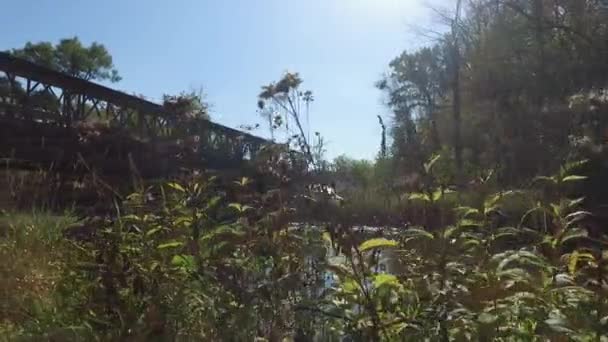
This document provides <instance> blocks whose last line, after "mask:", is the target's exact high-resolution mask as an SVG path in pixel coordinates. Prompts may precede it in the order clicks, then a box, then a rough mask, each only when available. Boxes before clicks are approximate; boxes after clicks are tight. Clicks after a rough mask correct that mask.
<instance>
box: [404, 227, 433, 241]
mask: <svg viewBox="0 0 608 342" xmlns="http://www.w3.org/2000/svg"><path fill="white" fill-rule="evenodd" d="M404 235H405V236H407V237H409V238H410V239H418V238H426V239H429V240H432V239H434V238H435V236H433V234H432V233H430V232H427V231H426V230H424V229H421V228H408V229H406V230H405V232H404Z"/></svg>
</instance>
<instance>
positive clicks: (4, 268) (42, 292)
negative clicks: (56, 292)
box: [0, 210, 76, 340]
mask: <svg viewBox="0 0 608 342" xmlns="http://www.w3.org/2000/svg"><path fill="white" fill-rule="evenodd" d="M74 222H76V219H75V218H74V217H73V216H72V215H71V214H70V213H65V214H63V215H58V214H54V213H50V212H45V211H37V210H33V211H30V212H16V211H1V212H0V260H2V262H0V336H3V337H0V340H2V338H6V339H9V340H10V339H12V338H11V336H13V337H14V335H15V334H17V331H16V328H15V327H17V326H19V327H26V326H36V325H40V324H41V323H42V322H41V320H42V319H43V318H41V317H44V311H45V310H47V308H50V307H52V306H53V305H52V303H51V302H52V300H53V298H52V293H53V289H54V287H55V285H56V282H57V280H58V278H59V276H60V273H61V268H60V265H59V264H58V263H57V260H59V259H60V255H61V253H62V249H61V243H60V241H61V237H62V231H63V229H64V228H65V227H67V226H69V225H70V224H73V223H74ZM32 330H35V329H32Z"/></svg>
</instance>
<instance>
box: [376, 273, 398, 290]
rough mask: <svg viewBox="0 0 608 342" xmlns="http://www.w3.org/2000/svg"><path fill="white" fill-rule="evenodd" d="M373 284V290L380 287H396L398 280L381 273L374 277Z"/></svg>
mask: <svg viewBox="0 0 608 342" xmlns="http://www.w3.org/2000/svg"><path fill="white" fill-rule="evenodd" d="M373 284H374V287H375V288H380V287H382V286H398V285H399V280H397V277H395V276H394V275H392V274H385V273H381V274H376V275H375V276H374V281H373Z"/></svg>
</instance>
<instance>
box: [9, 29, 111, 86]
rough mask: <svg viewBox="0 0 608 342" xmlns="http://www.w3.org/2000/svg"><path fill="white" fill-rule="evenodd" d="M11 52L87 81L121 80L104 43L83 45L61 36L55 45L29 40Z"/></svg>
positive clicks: (75, 40)
mask: <svg viewBox="0 0 608 342" xmlns="http://www.w3.org/2000/svg"><path fill="white" fill-rule="evenodd" d="M10 53H11V54H12V55H14V56H16V57H19V58H23V59H25V60H28V61H30V62H32V63H36V64H39V65H41V66H45V67H47V68H51V69H54V70H57V71H60V72H63V73H66V74H68V75H71V76H74V77H78V78H82V79H84V80H87V81H110V82H118V81H120V79H121V78H120V76H119V74H118V71H117V70H116V68H115V67H114V64H113V62H112V56H111V55H110V53H109V52H108V50H107V49H106V47H105V46H104V45H103V44H99V43H97V42H93V43H91V45H89V46H88V47H87V46H84V45H82V43H81V42H80V40H79V39H78V37H74V38H66V39H62V40H60V41H59V43H57V44H56V45H53V44H52V43H50V42H39V43H31V42H28V43H26V44H25V46H24V47H23V48H20V49H13V50H11V51H10Z"/></svg>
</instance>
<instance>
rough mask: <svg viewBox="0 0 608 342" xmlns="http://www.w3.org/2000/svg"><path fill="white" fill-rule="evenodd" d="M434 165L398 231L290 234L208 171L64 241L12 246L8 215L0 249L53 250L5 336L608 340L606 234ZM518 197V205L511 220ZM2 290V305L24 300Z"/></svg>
mask: <svg viewBox="0 0 608 342" xmlns="http://www.w3.org/2000/svg"><path fill="white" fill-rule="evenodd" d="M440 160H441V158H440V157H439V156H436V157H434V158H432V159H431V160H429V161H427V162H426V163H424V167H423V169H424V174H423V175H422V176H421V177H422V178H423V179H424V183H423V186H422V187H421V188H420V189H419V191H418V192H412V193H410V194H408V195H407V197H408V198H410V200H411V201H413V202H420V204H419V205H420V206H419V207H418V208H419V209H420V210H421V211H422V214H423V215H424V220H422V221H421V224H420V225H419V226H406V227H404V228H388V227H387V228H383V229H368V228H365V229H363V228H357V227H356V226H350V225H348V223H347V222H346V221H341V220H340V219H339V217H340V216H335V217H337V219H333V220H330V221H328V222H327V223H325V224H322V225H320V226H314V227H313V226H308V225H298V224H295V223H294V222H293V218H294V216H293V215H294V209H295V208H297V207H292V201H291V199H293V198H295V197H292V196H293V195H294V194H293V193H289V192H286V191H285V189H281V188H278V189H271V190H269V191H266V192H262V193H260V192H257V191H256V186H255V180H253V179H249V178H242V179H238V180H236V181H234V182H229V183H224V182H221V181H220V180H219V179H215V178H208V177H206V176H203V175H193V176H192V177H189V178H187V179H182V180H179V181H177V180H176V181H173V182H168V183H165V184H162V185H159V186H154V187H149V188H146V189H143V190H142V191H140V192H137V193H134V194H132V195H131V196H129V198H128V199H127V201H126V202H125V203H123V204H122V205H121V206H120V215H119V216H117V217H116V218H115V219H114V220H101V221H97V223H96V224H97V226H96V228H95V229H94V230H93V235H92V236H89V237H87V236H85V235H76V236H79V237H78V238H76V239H75V240H74V238H72V239H71V240H67V241H64V242H60V241H61V239H60V235H58V234H57V229H56V228H54V229H52V230H51V232H54V233H52V234H40V233H42V232H43V230H36V231H38V232H40V233H39V234H38V235H37V236H35V237H28V236H27V235H26V236H25V237H23V238H19V236H20V235H19V234H22V233H21V232H20V230H19V229H16V227H18V226H21V225H22V224H21V223H19V222H20V221H19V220H17V217H18V216H11V217H13V218H11V219H10V221H12V222H13V223H12V224H11V225H10V227H12V228H11V229H10V232H11V234H12V235H11V236H10V237H9V238H5V239H3V240H2V241H6V242H3V243H5V244H6V243H13V244H15V243H16V244H17V245H13V247H12V250H14V251H21V250H24V247H23V246H25V245H23V242H19V241H25V242H28V241H29V242H30V243H31V242H33V241H48V243H50V242H53V244H52V246H53V248H54V250H55V251H56V252H47V254H46V255H45V258H47V260H50V259H49V258H52V264H53V265H55V266H53V267H52V268H51V269H52V274H53V275H54V277H55V279H56V281H54V283H53V285H52V286H49V287H47V288H46V289H45V291H46V292H44V293H47V298H48V299H47V300H43V301H41V302H40V303H41V304H38V305H39V306H38V309H37V310H38V311H35V312H29V311H28V312H29V314H30V316H27V317H29V318H27V317H25V318H23V317H22V318H19V319H17V318H16V316H14V315H13V316H10V315H9V316H7V317H5V318H4V319H5V321H6V323H4V324H2V325H1V326H2V329H4V330H5V331H8V332H9V333H10V334H12V335H14V336H31V337H36V336H38V337H40V336H47V337H48V336H61V337H58V338H69V337H66V336H74V335H76V336H94V337H95V338H97V339H101V340H115V339H139V340H141V339H143V340H150V339H167V338H170V339H177V340H191V339H204V340H226V339H229V340H248V339H251V338H252V337H258V338H264V339H267V340H282V339H285V338H288V339H295V340H298V339H303V340H311V339H313V338H316V339H318V340H333V339H337V338H343V337H346V336H349V337H350V338H351V339H353V340H357V341H402V340H422V339H431V340H505V341H510V340H529V341H535V340H545V339H556V338H558V337H560V336H562V337H566V338H568V339H569V340H575V341H589V340H597V339H600V337H601V336H603V335H605V334H606V333H608V327H607V326H606V321H608V319H607V318H606V317H605V316H606V315H607V314H608V311H607V309H608V301H607V300H606V296H605V290H604V288H603V285H602V284H603V283H604V282H606V281H607V280H608V279H606V274H608V273H606V271H607V269H606V267H607V266H608V262H607V260H608V259H607V257H606V255H605V254H606V253H604V251H603V249H604V246H605V245H606V244H608V240H607V238H606V236H605V235H603V234H601V233H600V234H598V233H597V232H594V231H589V230H588V226H587V225H586V224H587V222H589V219H590V218H592V213H590V212H589V211H587V210H585V209H584V208H583V207H582V205H583V201H582V200H581V199H570V198H567V197H565V195H564V194H565V192H563V191H549V192H547V191H536V190H535V188H536V187H538V186H539V183H538V182H532V183H531V186H532V187H533V188H530V189H526V190H518V191H500V192H498V193H491V192H487V194H486V195H484V197H485V198H484V200H483V201H481V202H479V201H469V200H467V199H464V197H461V199H460V200H457V199H456V198H457V197H458V196H459V194H458V193H456V192H454V190H451V187H450V186H449V185H447V184H442V181H441V178H440V177H439V176H437V175H436V174H435V172H434V170H435V168H436V167H437V166H438V165H439V164H438V163H439V162H440ZM580 165H581V163H571V164H568V165H566V166H564V167H563V168H562V169H561V173H559V174H558V175H556V176H555V177H553V178H555V179H558V178H559V179H561V181H564V180H565V179H569V180H572V181H575V180H578V179H582V176H579V175H577V174H575V173H572V170H574V169H575V167H576V166H580ZM556 177H558V178H556ZM542 179H543V180H545V178H542ZM547 179H551V178H550V177H549V178H547ZM565 182H566V183H568V182H570V181H565ZM558 183H559V182H558ZM513 202H516V203H517V204H518V205H524V204H527V205H529V207H528V208H527V209H526V210H523V211H522V212H521V213H519V214H517V211H512V210H511V209H510V207H512V205H513V204H512V203H513ZM326 210H340V209H339V208H338V209H331V208H329V207H327V208H326ZM336 214H337V213H336ZM67 223H68V222H64V223H60V222H58V223H56V224H55V227H58V226H59V225H66V224H67ZM88 224H93V223H92V222H91V221H89V223H88ZM25 225H26V227H29V226H28V224H25ZM43 226H49V225H48V224H46V223H41V224H40V227H43ZM49 227H50V226H49ZM82 227H87V224H85V225H84V226H82ZM28 229H29V231H34V230H32V228H28ZM10 241H13V242H10ZM20 246H21V247H20ZM46 246H49V247H50V246H51V244H47V245H46ZM27 248H31V247H27ZM34 250H36V249H34ZM14 258H16V260H19V258H23V257H20V255H19V254H16V255H15V256H14ZM21 260H23V259H21ZM16 265H18V263H16ZM22 269H23V268H22ZM7 272H10V274H12V275H15V274H17V272H18V271H17V270H11V271H7ZM46 272H50V271H46ZM5 291H8V292H7V298H10V300H12V301H15V300H18V298H30V299H31V298H33V295H32V294H30V292H26V293H24V294H25V296H24V297H16V296H15V294H12V295H11V292H10V291H11V290H5ZM38 291H39V290H38ZM20 300H22V301H25V300H26V299H20ZM24 303H25V302H24ZM26 305H27V306H30V305H33V304H26Z"/></svg>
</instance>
